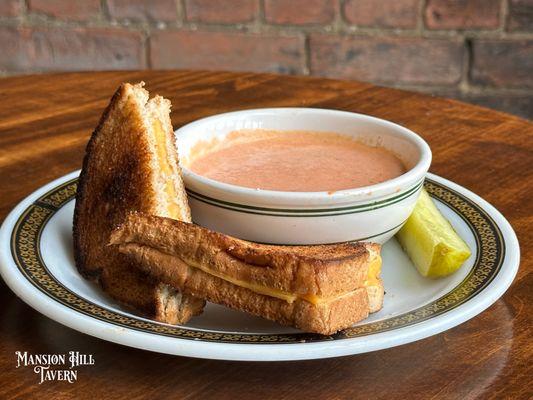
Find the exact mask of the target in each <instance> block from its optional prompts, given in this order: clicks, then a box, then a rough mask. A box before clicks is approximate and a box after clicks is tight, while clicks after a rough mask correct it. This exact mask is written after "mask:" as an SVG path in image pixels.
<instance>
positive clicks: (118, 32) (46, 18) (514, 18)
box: [0, 0, 533, 118]
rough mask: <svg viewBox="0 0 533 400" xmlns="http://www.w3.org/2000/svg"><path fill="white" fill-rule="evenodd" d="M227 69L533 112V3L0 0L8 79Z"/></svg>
mask: <svg viewBox="0 0 533 400" xmlns="http://www.w3.org/2000/svg"><path fill="white" fill-rule="evenodd" d="M144 68H152V69H174V68H192V69H222V70H246V71H270V72H279V73H287V74H310V75H321V76H328V77H333V78H343V79H354V80H361V81H369V82H374V83H378V84H382V85H386V86H395V87H401V88H407V89H411V90H418V91H423V92H429V93H433V94H436V95H441V96H446V97H454V98H459V99H462V100H465V101H468V102H472V103H476V104H480V105H484V106H488V107H492V108H496V109H499V110H504V111H507V112H511V113H514V114H517V115H520V116H523V117H526V118H532V117H533V100H532V99H533V73H532V71H533V0H292V1H291V0H153V1H148V0H84V1H80V0H25V1H24V0H0V76H7V75H14V74H22V73H34V72H45V71H46V72H48V71H74V70H76V71H78V70H110V69H144Z"/></svg>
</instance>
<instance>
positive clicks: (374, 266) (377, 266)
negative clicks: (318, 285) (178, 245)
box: [184, 253, 381, 305]
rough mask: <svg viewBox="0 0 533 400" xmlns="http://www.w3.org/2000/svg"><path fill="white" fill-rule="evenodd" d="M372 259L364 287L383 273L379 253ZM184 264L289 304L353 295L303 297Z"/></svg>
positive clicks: (326, 300)
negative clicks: (297, 301) (299, 300)
mask: <svg viewBox="0 0 533 400" xmlns="http://www.w3.org/2000/svg"><path fill="white" fill-rule="evenodd" d="M370 257H371V260H370V261H369V262H370V264H369V267H368V278H367V279H366V280H365V282H364V287H366V286H373V285H377V284H378V283H379V274H380V272H381V257H380V255H379V254H378V253H375V254H374V253H371V254H370ZM184 262H185V263H186V264H187V265H189V266H190V267H193V268H198V269H200V270H202V271H203V272H205V273H207V274H209V275H213V276H216V277H217V278H220V279H222V280H225V281H227V282H230V283H232V284H234V285H236V286H240V287H243V288H246V289H248V290H251V291H252V292H255V293H258V294H262V295H265V296H270V297H275V298H277V299H281V300H285V301H286V302H287V303H293V302H294V301H295V300H296V299H298V298H300V299H302V300H305V301H308V302H309V303H311V304H314V305H317V304H320V303H328V302H331V301H334V300H338V299H340V298H341V297H345V296H349V295H350V294H351V293H353V291H350V292H347V293H343V294H340V295H337V296H332V297H327V298H324V297H320V296H317V295H315V294H303V295H302V294H297V293H290V292H286V291H283V290H279V289H275V288H270V287H267V286H263V285H259V284H256V283H252V282H246V281H243V280H240V279H237V278H234V277H232V276H229V275H226V274H223V273H220V272H218V271H213V270H212V269H211V268H208V267H206V266H205V265H202V264H199V263H194V262H190V261H185V260H184Z"/></svg>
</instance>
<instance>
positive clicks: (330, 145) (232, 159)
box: [187, 129, 405, 192]
mask: <svg viewBox="0 0 533 400" xmlns="http://www.w3.org/2000/svg"><path fill="white" fill-rule="evenodd" d="M189 160H190V161H189V162H187V164H188V167H189V169H191V170H192V171H193V172H195V173H196V174H198V175H202V176H204V177H206V178H210V179H213V180H216V181H219V182H224V183H229V184H232V185H237V186H244V187H247V188H253V189H263V190H278V191H287V192H320V191H328V192H333V191H338V190H344V189H355V188H358V187H362V186H369V185H374V184H376V183H380V182H384V181H387V180H389V179H392V178H396V177H398V176H400V175H402V174H403V173H404V172H405V167H404V165H403V164H402V162H401V161H400V160H399V159H398V157H396V156H395V155H394V154H393V153H392V152H390V151H388V150H386V149H384V148H382V147H373V146H369V145H366V144H364V143H361V142H359V141H357V140H355V139H353V138H351V137H349V136H345V135H340V134H335V133H320V132H309V131H269V130H260V129H254V130H240V131H235V132H232V133H230V134H229V135H228V136H227V137H226V138H225V139H224V140H221V141H214V142H211V143H198V144H197V145H196V146H195V148H193V149H192V152H191V155H190V156H189Z"/></svg>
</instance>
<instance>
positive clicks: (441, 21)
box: [425, 0, 501, 29]
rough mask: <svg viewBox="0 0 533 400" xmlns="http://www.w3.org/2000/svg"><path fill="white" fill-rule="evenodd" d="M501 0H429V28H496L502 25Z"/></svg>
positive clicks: (427, 15)
mask: <svg viewBox="0 0 533 400" xmlns="http://www.w3.org/2000/svg"><path fill="white" fill-rule="evenodd" d="M500 6H501V0H428V3H427V5H426V10H425V20H426V26H427V27H428V28H429V29H476V28H483V29H495V28H498V26H499V25H500Z"/></svg>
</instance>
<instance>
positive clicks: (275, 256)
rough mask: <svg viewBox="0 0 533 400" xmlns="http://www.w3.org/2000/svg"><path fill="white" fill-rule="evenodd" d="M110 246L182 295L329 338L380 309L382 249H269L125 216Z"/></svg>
mask: <svg viewBox="0 0 533 400" xmlns="http://www.w3.org/2000/svg"><path fill="white" fill-rule="evenodd" d="M110 244H112V245H118V247H119V249H120V251H121V252H123V253H125V254H128V255H129V256H130V257H131V258H132V259H133V260H135V261H136V264H135V265H136V266H138V267H140V268H141V269H142V270H143V271H145V272H147V273H148V274H150V276H153V277H154V278H157V279H159V280H161V281H162V282H165V283H167V284H169V285H171V286H173V287H176V288H179V289H180V290H182V291H183V292H184V293H190V294H192V295H195V296H198V297H201V298H204V299H206V300H208V301H211V302H214V303H218V304H223V305H225V306H228V307H231V308H235V309H238V310H242V311H246V312H249V313H252V314H254V315H258V316H261V317H264V318H267V319H270V320H273V321H277V322H279V323H281V324H285V325H292V326H295V327H297V328H300V329H302V330H305V331H308V332H316V333H321V334H331V333H334V332H336V331H338V330H340V329H343V328H346V327H348V326H350V325H352V324H353V323H355V322H357V321H359V320H361V319H364V318H366V317H367V316H368V314H369V313H370V312H374V311H377V310H379V309H380V308H381V306H382V302H383V285H382V283H381V279H380V278H379V273H380V268H381V258H380V256H379V251H380V246H379V245H377V244H369V243H343V244H335V245H319V246H271V245H262V244H256V243H250V242H246V241H244V240H239V239H235V238H233V237H230V236H226V235H223V234H220V233H217V232H213V231H210V230H208V229H205V228H202V227H199V226H196V225H193V224H190V223H185V222H180V221H174V220H171V219H168V218H161V217H156V216H151V215H146V214H141V213H134V214H130V215H129V216H128V217H127V219H126V220H125V222H124V223H123V224H122V225H121V226H119V227H118V228H117V229H116V230H115V231H114V232H113V233H112V235H111V237H110Z"/></svg>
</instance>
